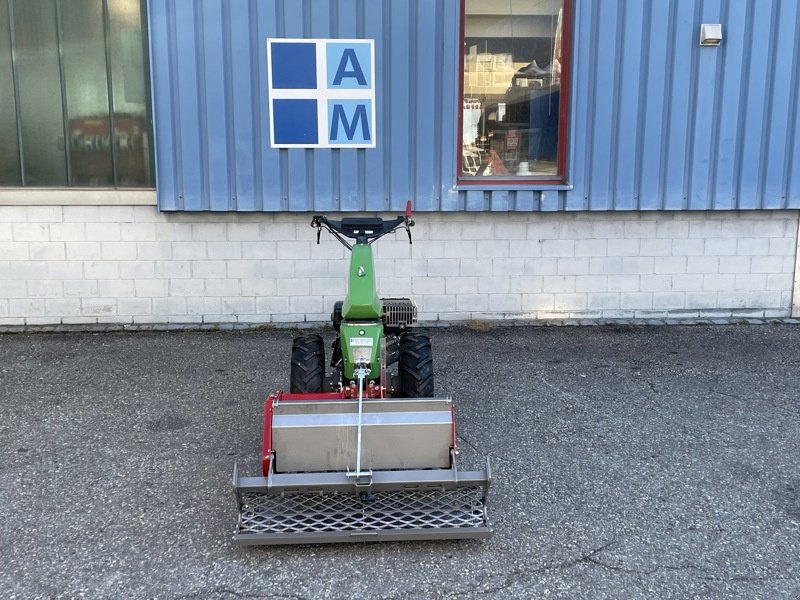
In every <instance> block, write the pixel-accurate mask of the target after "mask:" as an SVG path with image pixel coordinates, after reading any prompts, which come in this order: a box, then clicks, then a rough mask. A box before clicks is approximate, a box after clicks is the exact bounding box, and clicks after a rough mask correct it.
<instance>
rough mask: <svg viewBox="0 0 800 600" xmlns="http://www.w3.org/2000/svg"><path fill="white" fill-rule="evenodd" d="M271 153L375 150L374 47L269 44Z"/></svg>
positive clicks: (308, 41) (311, 41) (301, 42)
mask: <svg viewBox="0 0 800 600" xmlns="http://www.w3.org/2000/svg"><path fill="white" fill-rule="evenodd" d="M267 74H268V82H269V87H268V93H269V103H270V104H269V114H270V143H271V145H272V147H273V148H374V147H375V41H374V40H364V39H362V40H319V39H285V38H270V39H267Z"/></svg>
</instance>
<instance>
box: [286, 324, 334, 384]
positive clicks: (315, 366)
mask: <svg viewBox="0 0 800 600" xmlns="http://www.w3.org/2000/svg"><path fill="white" fill-rule="evenodd" d="M324 380H325V344H324V343H323V341H322V336H321V335H318V334H311V335H301V336H299V337H296V338H294V342H293V343H292V367H291V373H290V385H289V389H290V391H291V393H293V394H313V393H318V392H321V391H322V387H323V383H324Z"/></svg>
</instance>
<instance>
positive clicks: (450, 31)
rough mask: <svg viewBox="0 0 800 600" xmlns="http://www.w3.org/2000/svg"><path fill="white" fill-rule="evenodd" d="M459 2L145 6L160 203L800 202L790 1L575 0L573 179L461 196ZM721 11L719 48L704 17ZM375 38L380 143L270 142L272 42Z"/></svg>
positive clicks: (799, 42)
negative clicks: (282, 145) (565, 184)
mask: <svg viewBox="0 0 800 600" xmlns="http://www.w3.org/2000/svg"><path fill="white" fill-rule="evenodd" d="M458 12H459V2H458V0H444V1H435V0H195V1H194V2H188V1H184V0H151V1H150V4H149V19H150V40H151V61H152V74H153V75H152V76H153V95H154V118H155V128H156V152H157V156H156V160H157V172H158V196H159V206H160V207H161V208H162V209H164V210H247V211H262V210H267V211H285V210H291V211H311V210H314V211H338V210H342V211H351V210H352V211H357V210H370V211H379V210H393V211H394V210H401V209H402V208H403V207H404V205H405V200H406V199H407V198H413V200H414V204H415V207H416V209H417V210H468V211H483V210H495V211H506V210H519V211H536V210H681V209H699V210H704V209H753V208H774V209H781V208H800V148H799V147H798V146H800V136H798V135H797V131H798V129H799V128H800V112H799V111H798V85H800V77H798V74H799V72H800V60H798V57H800V35H798V33H800V8H799V7H798V3H797V2H796V0H770V1H767V0H730V1H729V0H671V1H666V0H603V1H602V2H597V1H596V0H575V7H574V16H573V21H574V34H573V48H574V50H573V65H572V76H571V80H572V99H571V106H570V113H571V115H570V144H569V165H568V179H569V183H571V184H572V185H573V186H574V187H573V189H572V191H568V192H566V191H560V192H556V191H553V190H547V191H544V192H540V191H533V190H524V191H523V190H484V189H472V188H470V189H468V190H466V189H463V188H462V190H460V191H456V190H455V189H454V186H455V175H456V174H455V165H456V162H457V161H456V156H455V152H456V140H457V135H456V127H457V125H456V119H457V110H458V106H459V101H458V99H457V97H456V96H457V92H456V90H457V82H458V79H457V78H458V73H457V69H458V68H459V65H460V61H459V59H458V57H457V56H456V53H457V52H458V51H459V48H458V18H459V15H458ZM704 22H705V23H717V22H719V23H722V26H723V34H724V41H723V44H722V46H721V47H719V48H701V47H699V46H698V34H699V25H700V23H704ZM267 37H315V38H355V37H367V38H374V39H375V41H376V48H375V49H376V77H377V81H376V84H377V87H376V90H377V107H378V117H377V118H378V124H377V128H378V135H379V139H378V144H377V148H376V149H374V150H354V149H345V150H337V149H334V150H330V149H318V150H276V149H272V148H270V147H269V131H268V123H269V119H268V112H267V111H268V106H269V105H268V102H267V97H266V42H265V40H266V38H267Z"/></svg>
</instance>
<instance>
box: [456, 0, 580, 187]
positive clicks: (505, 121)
mask: <svg viewBox="0 0 800 600" xmlns="http://www.w3.org/2000/svg"><path fill="white" fill-rule="evenodd" d="M465 5H466V14H465V16H464V19H465V23H464V72H463V86H464V87H463V90H464V96H463V98H462V115H461V122H462V131H461V149H462V156H461V159H462V160H461V177H462V178H467V179H469V178H486V177H494V178H499V179H513V178H518V177H519V178H524V179H536V178H540V179H554V178H555V177H556V176H559V175H560V173H559V172H558V167H559V165H558V146H559V139H558V135H559V108H560V105H561V62H562V30H563V19H564V0H466V4H465Z"/></svg>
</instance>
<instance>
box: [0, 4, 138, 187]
mask: <svg viewBox="0 0 800 600" xmlns="http://www.w3.org/2000/svg"><path fill="white" fill-rule="evenodd" d="M145 4H146V2H145V1H144V0H36V1H35V2H32V1H31V0H0V107H2V109H0V139H2V140H3V143H2V144H0V186H12V187H19V186H25V187H109V188H110V187H117V188H120V187H123V188H128V187H152V186H153V158H152V150H151V147H152V143H151V139H152V135H151V126H150V106H149V96H150V93H149V83H148V80H149V72H148V69H147V54H146V34H145V31H144V30H143V26H142V24H143V23H146V20H145V18H144V14H143V12H144V5H145Z"/></svg>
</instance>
